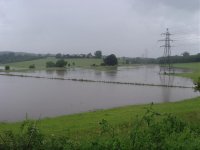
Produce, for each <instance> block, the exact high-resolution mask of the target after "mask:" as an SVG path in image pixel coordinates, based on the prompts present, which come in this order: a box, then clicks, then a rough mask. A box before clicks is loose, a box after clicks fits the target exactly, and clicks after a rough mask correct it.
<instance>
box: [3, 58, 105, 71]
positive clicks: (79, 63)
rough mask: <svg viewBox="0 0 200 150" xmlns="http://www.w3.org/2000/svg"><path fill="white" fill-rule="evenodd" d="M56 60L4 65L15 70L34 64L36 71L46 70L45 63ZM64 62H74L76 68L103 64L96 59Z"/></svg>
mask: <svg viewBox="0 0 200 150" xmlns="http://www.w3.org/2000/svg"><path fill="white" fill-rule="evenodd" d="M56 60H57V59H56V58H55V57H48V58H43V59H37V60H31V61H23V62H15V63H9V64H6V65H9V66H10V67H11V68H16V69H28V68H29V66H30V65H32V64H35V67H36V69H46V62H47V61H52V62H56ZM65 60H66V61H67V62H68V63H70V64H71V65H72V63H73V62H74V63H75V66H76V67H91V65H93V64H95V65H100V64H101V63H102V62H103V60H102V59H96V58H73V59H65Z"/></svg>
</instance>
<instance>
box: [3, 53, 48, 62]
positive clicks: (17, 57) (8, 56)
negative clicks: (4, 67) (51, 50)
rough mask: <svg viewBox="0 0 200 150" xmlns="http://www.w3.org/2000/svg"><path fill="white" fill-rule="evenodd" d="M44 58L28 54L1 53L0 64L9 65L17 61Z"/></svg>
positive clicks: (39, 55)
mask: <svg viewBox="0 0 200 150" xmlns="http://www.w3.org/2000/svg"><path fill="white" fill-rule="evenodd" d="M44 57H46V56H45V55H41V54H30V53H19V52H18V53H17V52H1V53H0V63H2V64H4V63H11V62H19V61H27V60H34V59H40V58H44Z"/></svg>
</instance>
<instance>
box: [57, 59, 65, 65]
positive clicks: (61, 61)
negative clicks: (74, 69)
mask: <svg viewBox="0 0 200 150" xmlns="http://www.w3.org/2000/svg"><path fill="white" fill-rule="evenodd" d="M66 65H67V61H65V60H64V59H59V60H57V61H56V65H55V66H56V67H65V66H66Z"/></svg>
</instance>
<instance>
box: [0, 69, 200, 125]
mask: <svg viewBox="0 0 200 150" xmlns="http://www.w3.org/2000/svg"><path fill="white" fill-rule="evenodd" d="M177 71H179V72H183V71H187V70H177ZM14 74H26V75H33V76H34V75H35V76H45V77H63V78H77V79H92V80H106V81H118V82H141V83H150V84H151V83H152V84H168V85H181V86H191V87H192V86H193V83H192V81H191V80H190V79H186V78H180V77H173V76H170V77H169V76H163V75H159V67H158V66H140V67H139V66H138V67H118V68H116V69H115V70H108V71H99V70H90V69H81V68H74V69H68V70H66V71H30V72H26V73H25V72H24V73H22V72H20V73H14ZM0 83H1V84H0V101H1V105H0V121H16V120H23V119H25V116H26V114H28V116H29V117H30V118H35V119H37V118H39V116H41V117H42V118H43V117H53V116H59V115H65V114H72V113H79V112H85V111H93V110H97V109H106V108H113V107H118V106H125V105H130V104H143V103H151V102H155V103H157V102H169V101H179V100H183V99H187V98H192V97H196V96H199V95H200V94H199V93H195V92H194V90H193V89H192V88H173V87H159V86H136V85H117V84H103V83H96V82H95V83H87V82H74V81H67V80H49V79H36V78H28V77H12V76H0Z"/></svg>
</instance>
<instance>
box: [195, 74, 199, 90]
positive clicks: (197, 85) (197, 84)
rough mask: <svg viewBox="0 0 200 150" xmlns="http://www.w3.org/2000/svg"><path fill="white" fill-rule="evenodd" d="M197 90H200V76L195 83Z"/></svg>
mask: <svg viewBox="0 0 200 150" xmlns="http://www.w3.org/2000/svg"><path fill="white" fill-rule="evenodd" d="M194 85H195V90H196V91H199V92H200V77H199V78H198V80H197V82H195V83H194Z"/></svg>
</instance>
